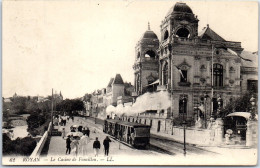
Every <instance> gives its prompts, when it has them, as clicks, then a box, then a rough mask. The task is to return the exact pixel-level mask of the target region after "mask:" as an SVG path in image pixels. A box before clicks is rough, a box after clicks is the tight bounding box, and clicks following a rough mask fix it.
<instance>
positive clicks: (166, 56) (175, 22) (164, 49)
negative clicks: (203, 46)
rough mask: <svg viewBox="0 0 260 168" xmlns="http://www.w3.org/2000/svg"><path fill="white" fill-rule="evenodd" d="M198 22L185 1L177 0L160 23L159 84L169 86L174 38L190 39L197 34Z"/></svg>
mask: <svg viewBox="0 0 260 168" xmlns="http://www.w3.org/2000/svg"><path fill="white" fill-rule="evenodd" d="M198 22H199V20H198V19H197V16H195V15H194V14H193V12H192V10H191V8H190V7H189V6H188V5H187V4H186V3H181V2H177V3H176V4H175V5H174V6H173V7H171V8H170V10H169V11H168V13H167V15H166V17H165V19H164V20H163V21H162V23H161V43H160V49H159V50H158V53H159V54H160V62H159V65H160V68H159V69H160V73H159V78H160V80H159V81H160V85H164V86H166V88H168V89H169V90H170V88H171V73H169V72H171V71H172V64H171V62H172V53H171V52H172V49H173V47H175V46H177V44H175V43H174V42H175V40H176V38H177V39H180V40H183V41H186V40H188V41H189V40H192V39H195V38H197V36H198Z"/></svg>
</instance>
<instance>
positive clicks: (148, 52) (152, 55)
mask: <svg viewBox="0 0 260 168" xmlns="http://www.w3.org/2000/svg"><path fill="white" fill-rule="evenodd" d="M144 57H145V58H155V52H154V51H152V50H148V51H147V52H146V53H145V55H144Z"/></svg>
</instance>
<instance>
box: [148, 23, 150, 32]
mask: <svg viewBox="0 0 260 168" xmlns="http://www.w3.org/2000/svg"><path fill="white" fill-rule="evenodd" d="M148 30H150V22H148Z"/></svg>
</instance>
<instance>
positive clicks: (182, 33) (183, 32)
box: [176, 28, 190, 38]
mask: <svg viewBox="0 0 260 168" xmlns="http://www.w3.org/2000/svg"><path fill="white" fill-rule="evenodd" d="M176 36H177V37H184V38H189V37H190V32H189V30H188V29H186V28H180V29H179V30H177V32H176Z"/></svg>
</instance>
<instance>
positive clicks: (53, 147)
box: [48, 117, 162, 156]
mask: <svg viewBox="0 0 260 168" xmlns="http://www.w3.org/2000/svg"><path fill="white" fill-rule="evenodd" d="M71 125H83V126H87V127H89V128H90V143H89V144H88V146H87V149H88V153H89V155H88V156H94V152H93V148H92V145H93V142H94V139H95V137H98V138H99V140H100V143H101V149H100V156H104V148H103V145H102V144H103V140H104V139H105V137H106V136H107V134H104V133H103V131H102V126H101V125H99V124H94V122H93V121H92V120H89V119H88V120H86V119H83V118H80V117H75V119H74V122H72V121H71V120H70V121H69V122H68V123H67V124H66V127H65V131H66V134H67V133H68V132H69V127H70V126H71ZM94 132H95V133H94ZM111 140H112V142H111V143H110V156H116V155H120V156H122V155H127V156H129V155H151V156H157V155H160V156H161V155H162V153H158V152H156V151H152V150H138V149H134V148H131V147H128V146H126V145H124V144H121V143H119V142H118V141H116V140H114V139H112V138H111ZM119 148H120V149H119ZM65 151H66V140H63V139H62V137H61V136H52V137H51V141H50V146H49V151H48V156H54V155H59V156H61V155H65ZM70 155H73V154H72V153H71V154H70Z"/></svg>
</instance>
